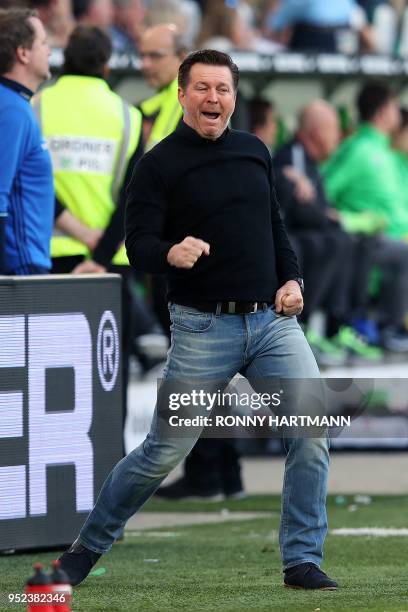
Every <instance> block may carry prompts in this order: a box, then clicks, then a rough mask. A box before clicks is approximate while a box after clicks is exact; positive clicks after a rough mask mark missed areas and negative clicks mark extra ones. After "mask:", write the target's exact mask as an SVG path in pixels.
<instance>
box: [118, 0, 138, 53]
mask: <svg viewBox="0 0 408 612" xmlns="http://www.w3.org/2000/svg"><path fill="white" fill-rule="evenodd" d="M113 5H114V14H113V26H112V27H111V28H110V31H109V33H110V35H111V39H112V45H113V50H114V51H118V52H119V53H129V52H132V51H135V50H137V49H138V48H139V40H140V36H141V35H142V32H143V29H144V17H145V7H144V4H143V0H113Z"/></svg>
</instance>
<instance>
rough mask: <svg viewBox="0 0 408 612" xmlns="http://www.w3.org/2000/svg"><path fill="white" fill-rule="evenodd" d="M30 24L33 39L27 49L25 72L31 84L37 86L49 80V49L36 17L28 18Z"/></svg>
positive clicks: (42, 28) (43, 30) (42, 27)
mask: <svg viewBox="0 0 408 612" xmlns="http://www.w3.org/2000/svg"><path fill="white" fill-rule="evenodd" d="M30 22H31V25H32V26H33V28H34V30H35V38H34V42H33V45H32V47H31V49H27V53H28V64H27V70H28V71H29V73H30V76H31V77H32V80H33V82H35V83H38V85H39V84H40V83H42V82H43V81H46V80H47V79H49V78H50V69H49V66H48V58H49V56H50V54H51V49H50V47H49V45H48V42H47V34H46V32H45V29H44V26H43V24H42V22H41V21H40V20H39V19H38V18H37V17H30ZM38 85H37V86H38Z"/></svg>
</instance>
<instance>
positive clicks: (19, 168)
mask: <svg viewBox="0 0 408 612" xmlns="http://www.w3.org/2000/svg"><path fill="white" fill-rule="evenodd" d="M31 96H32V92H31V91H30V90H29V89H27V88H26V87H24V86H23V85H20V84H19V83H16V82H15V81H10V80H9V79H5V78H4V77H0V134H1V146H0V225H1V226H2V229H3V232H4V233H5V236H1V232H0V273H2V274H26V273H28V272H29V267H30V266H36V267H41V268H46V269H49V268H50V267H51V261H50V240H51V233H52V228H53V223H54V187H53V176H52V165H51V158H50V155H49V153H48V150H47V145H46V143H45V141H44V139H43V137H42V135H41V132H40V128H39V126H38V124H37V121H36V118H35V116H34V113H33V110H32V108H31V105H30V98H31Z"/></svg>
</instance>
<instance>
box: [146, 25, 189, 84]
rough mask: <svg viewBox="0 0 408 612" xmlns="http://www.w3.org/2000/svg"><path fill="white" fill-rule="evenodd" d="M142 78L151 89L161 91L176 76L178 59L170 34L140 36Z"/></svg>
mask: <svg viewBox="0 0 408 612" xmlns="http://www.w3.org/2000/svg"><path fill="white" fill-rule="evenodd" d="M139 54H140V57H141V60H142V72H143V76H144V78H145V79H146V81H147V82H148V84H149V85H150V87H152V88H153V89H163V87H166V86H167V85H169V83H171V82H172V81H173V80H174V79H175V78H176V76H177V72H178V69H179V66H180V58H179V56H178V55H177V53H176V51H175V49H174V39H173V36H172V35H171V34H170V33H164V34H163V36H159V35H158V34H157V33H154V34H150V33H148V34H146V35H145V36H142V39H141V41H140V45H139Z"/></svg>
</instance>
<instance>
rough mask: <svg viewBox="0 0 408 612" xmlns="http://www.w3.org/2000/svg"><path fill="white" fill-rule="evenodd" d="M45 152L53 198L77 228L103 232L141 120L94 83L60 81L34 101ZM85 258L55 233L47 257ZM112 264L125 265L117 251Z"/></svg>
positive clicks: (81, 247)
mask: <svg viewBox="0 0 408 612" xmlns="http://www.w3.org/2000/svg"><path fill="white" fill-rule="evenodd" d="M34 110H35V112H36V114H37V117H38V118H39V121H40V125H41V127H42V131H43V134H44V137H45V138H46V139H47V142H48V147H49V150H50V154H51V158H52V163H53V171H54V180H55V191H56V195H57V198H58V199H59V200H60V201H61V202H62V203H63V204H64V206H65V207H66V208H67V209H68V210H69V211H70V212H71V213H72V214H73V215H74V216H75V217H76V218H77V219H79V220H80V221H81V222H82V223H84V224H85V225H87V226H88V227H91V228H101V229H105V228H106V227H107V226H108V224H109V221H110V218H111V216H112V213H113V211H114V209H115V206H116V202H117V199H118V196H119V192H120V189H121V187H122V183H123V179H124V176H125V173H126V168H127V165H128V162H129V160H130V158H131V156H132V154H133V153H134V151H135V149H136V147H137V145H138V143H139V139H140V135H141V123H142V115H141V113H140V111H138V110H137V109H136V108H133V107H130V106H129V105H128V104H127V103H126V102H125V101H124V100H122V98H121V97H120V96H118V95H117V94H116V93H114V92H113V91H111V90H110V88H109V86H108V84H107V83H106V82H105V81H104V80H103V79H100V78H96V77H87V76H76V75H65V76H62V77H61V78H60V79H59V80H58V81H57V82H56V83H55V85H52V86H51V87H48V88H46V89H44V90H43V91H42V92H41V93H40V94H39V96H38V97H37V98H36V99H35V100H34ZM67 255H84V256H89V255H90V253H89V250H88V248H87V247H86V246H85V245H84V244H83V243H81V242H79V241H78V240H76V239H74V238H71V237H69V236H67V235H63V234H62V232H60V231H59V230H55V235H54V236H53V238H52V240H51V256H52V257H63V256H67ZM112 263H114V264H117V265H126V264H128V263H129V262H128V259H127V256H126V251H125V247H124V245H122V246H121V247H120V249H119V251H118V252H117V253H116V255H115V256H114V258H113V260H112Z"/></svg>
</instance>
